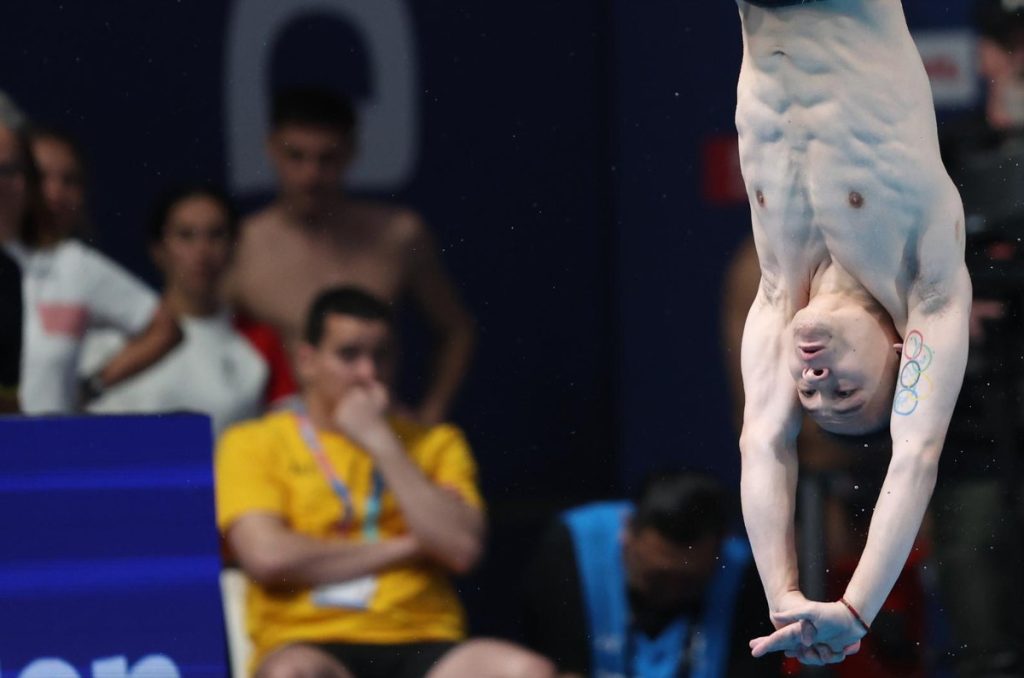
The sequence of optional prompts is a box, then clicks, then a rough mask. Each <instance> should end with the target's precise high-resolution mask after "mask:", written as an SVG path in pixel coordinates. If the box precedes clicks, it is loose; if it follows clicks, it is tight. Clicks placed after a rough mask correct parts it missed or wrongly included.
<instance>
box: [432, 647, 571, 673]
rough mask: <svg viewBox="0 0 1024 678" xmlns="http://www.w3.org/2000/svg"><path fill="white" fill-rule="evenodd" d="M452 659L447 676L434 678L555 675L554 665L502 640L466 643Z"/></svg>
mask: <svg viewBox="0 0 1024 678" xmlns="http://www.w3.org/2000/svg"><path fill="white" fill-rule="evenodd" d="M453 659H455V661H454V662H452V663H450V664H448V665H447V666H446V667H445V668H446V669H449V671H450V673H449V671H445V670H442V671H439V672H438V673H437V676H439V677H440V678H446V677H447V676H448V675H452V676H455V675H468V674H469V673H473V674H474V675H486V676H488V678H554V676H555V675H557V671H556V669H555V665H554V664H553V663H551V662H550V661H548V660H547V659H546V658H544V657H542V656H541V655H539V654H537V653H535V652H531V651H530V650H527V649H526V648H523V647H520V646H519V645H515V644H513V643H509V642H506V641H503V640H471V641H468V642H466V643H464V644H463V645H462V647H460V648H459V650H458V656H457V657H453ZM467 672H469V673H467ZM432 678H433V676H432Z"/></svg>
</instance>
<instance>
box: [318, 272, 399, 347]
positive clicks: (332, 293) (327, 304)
mask: <svg viewBox="0 0 1024 678" xmlns="http://www.w3.org/2000/svg"><path fill="white" fill-rule="evenodd" d="M331 315H347V316H352V317H353V318H359V319H361V320H380V321H382V322H384V323H386V324H387V325H389V326H392V325H394V315H393V313H392V311H391V306H389V305H388V304H387V303H386V302H384V301H381V300H380V299H378V298H377V297H375V296H373V295H372V294H370V293H369V292H366V291H364V290H362V289H360V288H358V287H351V286H345V287H332V288H330V289H327V290H324V291H323V292H321V293H320V294H318V295H317V297H316V299H314V300H313V305H312V306H311V307H310V309H309V315H308V316H307V317H306V329H305V332H304V334H303V339H304V340H305V341H306V343H307V344H310V345H311V346H316V345H318V344H319V343H320V340H321V339H323V337H324V326H325V325H326V324H327V317H328V316H331Z"/></svg>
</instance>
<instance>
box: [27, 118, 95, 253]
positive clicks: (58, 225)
mask: <svg viewBox="0 0 1024 678" xmlns="http://www.w3.org/2000/svg"><path fill="white" fill-rule="evenodd" d="M32 156H33V157H34V158H35V162H36V166H37V167H38V168H39V179H40V183H41V187H42V191H43V200H44V201H45V202H46V208H47V209H48V210H49V212H50V216H51V218H52V220H53V222H52V223H53V226H54V228H55V229H56V231H57V233H58V234H60V235H61V236H65V235H68V234H70V233H71V232H72V231H73V230H74V229H75V227H76V226H78V224H79V223H80V222H81V221H82V219H83V217H84V212H85V178H84V176H83V172H82V167H81V165H80V164H79V162H78V158H76V157H75V153H74V151H73V150H72V149H71V148H69V147H68V146H67V144H65V143H64V142H62V141H60V140H58V139H54V138H52V137H40V138H39V139H36V140H34V141H33V142H32Z"/></svg>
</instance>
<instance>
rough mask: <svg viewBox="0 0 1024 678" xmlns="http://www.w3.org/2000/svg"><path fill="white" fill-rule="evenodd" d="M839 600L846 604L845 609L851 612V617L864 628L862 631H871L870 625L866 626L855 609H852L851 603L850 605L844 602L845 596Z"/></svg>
mask: <svg viewBox="0 0 1024 678" xmlns="http://www.w3.org/2000/svg"><path fill="white" fill-rule="evenodd" d="M839 602H840V603H842V604H843V605H845V606H846V609H847V610H849V611H850V614H852V615H853V618H854V619H856V620H857V623H858V624H860V625H861V626H862V627H863V628H864V633H868V632H870V631H871V627H870V626H868V623H867V622H866V621H864V619H862V618H861V616H860V614H858V613H857V610H855V609H854V607H853V605H850V604H849V603H848V602H846V598H840V599H839Z"/></svg>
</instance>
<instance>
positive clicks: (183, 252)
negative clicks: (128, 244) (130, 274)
mask: <svg viewBox="0 0 1024 678" xmlns="http://www.w3.org/2000/svg"><path fill="white" fill-rule="evenodd" d="M229 218H230V217H229V216H228V213H227V211H226V210H225V209H224V206H223V205H221V203H220V202H219V201H217V200H215V199H213V198H211V197H209V196H205V195H194V196H189V197H186V198H184V199H182V200H180V201H178V202H177V203H176V204H175V205H174V206H173V207H172V208H171V210H170V212H168V215H167V223H166V224H164V230H163V238H162V239H161V240H160V242H158V243H157V244H156V246H155V247H154V250H153V255H154V259H155V260H156V262H157V265H158V266H159V267H160V269H161V270H162V271H163V273H164V277H165V279H166V283H167V287H168V288H173V289H177V290H179V291H181V292H183V293H184V294H185V295H186V296H188V297H190V298H192V299H196V300H203V301H209V300H211V299H213V298H215V297H216V295H217V294H218V288H219V284H220V280H221V277H222V276H223V275H224V271H225V270H226V269H227V265H228V261H229V259H230V257H231V245H232V242H231V229H230V226H229Z"/></svg>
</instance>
